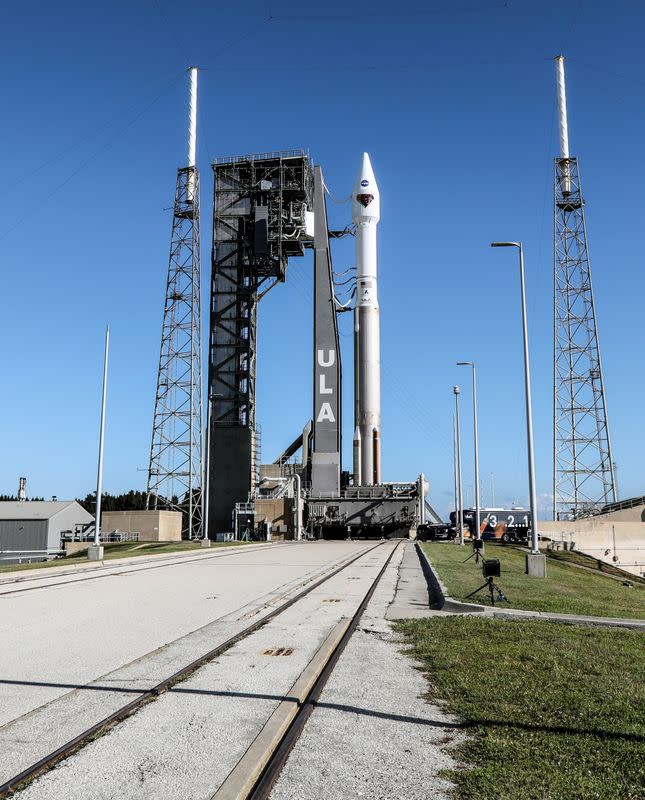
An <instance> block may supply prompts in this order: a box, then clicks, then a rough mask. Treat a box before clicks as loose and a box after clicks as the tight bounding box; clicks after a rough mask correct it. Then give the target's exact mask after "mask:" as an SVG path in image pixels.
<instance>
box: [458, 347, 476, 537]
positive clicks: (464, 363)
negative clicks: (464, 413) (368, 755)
mask: <svg viewBox="0 0 645 800" xmlns="http://www.w3.org/2000/svg"><path fill="white" fill-rule="evenodd" d="M457 366H458V367H471V368H472V371H473V372H472V374H473V434H474V439H475V486H474V487H473V494H474V499H475V539H481V530H480V519H479V509H480V506H481V500H480V497H481V495H480V492H481V486H480V484H479V432H478V430H477V372H476V370H475V362H474V361H458V362H457Z"/></svg>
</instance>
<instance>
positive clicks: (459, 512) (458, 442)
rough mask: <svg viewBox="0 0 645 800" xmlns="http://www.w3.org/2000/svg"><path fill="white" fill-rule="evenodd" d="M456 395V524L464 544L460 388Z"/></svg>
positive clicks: (460, 540) (457, 388) (455, 390)
mask: <svg viewBox="0 0 645 800" xmlns="http://www.w3.org/2000/svg"><path fill="white" fill-rule="evenodd" d="M452 391H453V392H454V395H455V436H456V451H457V452H456V456H457V457H456V459H455V461H456V464H455V469H456V470H457V502H456V506H457V508H456V509H455V514H456V517H457V519H456V520H455V522H456V524H457V525H459V544H463V543H464V521H463V516H464V511H463V496H462V491H461V430H460V424H459V387H458V386H455V387H454V388H453V390H452Z"/></svg>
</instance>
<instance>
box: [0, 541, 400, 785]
mask: <svg viewBox="0 0 645 800" xmlns="http://www.w3.org/2000/svg"><path fill="white" fill-rule="evenodd" d="M383 546H384V543H383V542H380V543H378V544H376V545H374V546H373V547H369V548H366V549H364V550H362V551H361V552H360V553H358V554H357V555H353V556H352V557H351V558H349V559H347V558H346V559H344V560H343V561H342V562H340V563H338V562H337V564H336V565H334V566H333V567H332V568H331V569H330V570H328V571H327V572H326V573H325V574H323V575H322V576H321V577H318V578H316V579H314V580H313V581H312V582H310V583H309V584H308V585H306V586H305V587H304V588H302V589H301V590H300V591H297V592H296V593H295V594H292V595H291V596H289V597H288V599H284V600H283V601H282V602H279V603H278V604H277V605H274V606H273V607H272V608H270V609H268V608H267V609H265V613H259V614H258V615H257V616H256V618H255V619H254V620H253V621H252V622H250V623H249V624H248V625H246V626H245V627H244V628H242V629H241V630H239V631H238V632H236V633H235V634H234V635H233V636H230V637H229V638H228V639H226V640H225V641H222V642H220V643H218V645H217V646H216V647H214V648H212V649H210V650H208V651H207V652H204V653H202V654H201V655H200V656H199V657H197V658H195V659H193V660H191V661H190V662H188V663H186V664H184V665H183V666H182V667H181V668H180V669H178V670H176V671H175V672H173V674H171V675H168V676H167V677H166V678H164V679H163V680H161V681H159V682H158V683H157V684H156V685H154V686H152V687H151V688H148V689H146V690H145V691H142V692H141V693H140V694H137V696H136V697H134V698H133V699H132V700H131V701H130V702H128V703H125V704H124V705H122V706H120V707H119V708H118V709H116V710H115V711H113V712H112V713H110V714H108V715H107V716H105V717H104V718H103V719H101V720H100V721H98V722H96V723H94V724H92V725H91V726H89V727H87V728H86V729H85V730H83V731H82V732H80V733H79V734H78V735H76V736H74V737H73V738H70V740H69V741H67V742H65V743H64V744H63V745H62V746H60V747H58V748H56V749H55V750H53V751H52V752H50V753H48V754H47V755H45V756H44V757H42V758H40V759H38V760H37V761H35V762H34V763H33V764H31V765H29V766H28V767H27V768H25V769H23V770H21V771H20V772H19V773H18V774H16V775H14V776H13V777H11V778H10V779H9V780H7V781H5V782H4V783H3V784H2V785H0V799H2V798H6V797H10V796H12V795H13V794H14V793H15V792H16V791H19V790H21V789H23V788H25V787H26V786H27V784H29V783H30V782H31V781H33V780H34V779H35V778H37V777H39V776H41V775H42V774H44V773H45V772H47V771H48V770H50V769H51V768H52V767H54V766H55V765H56V764H57V763H59V762H60V761H62V760H63V759H66V758H68V757H69V756H71V755H73V754H74V753H76V752H77V751H79V750H81V749H82V748H83V747H84V746H85V745H86V744H88V743H89V742H91V741H94V740H95V739H97V738H99V737H100V736H102V735H104V734H105V733H107V732H109V731H110V730H112V729H114V728H116V727H117V726H118V725H119V724H120V723H121V722H123V721H124V720H126V719H128V718H129V717H131V716H132V715H134V714H135V713H136V712H137V711H138V710H140V709H142V708H143V707H144V706H145V705H147V704H148V703H150V702H151V701H154V700H155V699H156V698H158V697H159V696H160V695H163V694H164V693H165V692H167V691H168V690H169V689H172V688H173V687H174V686H176V685H177V684H179V683H181V682H183V681H185V680H186V679H187V678H189V677H190V676H191V675H192V674H193V673H195V672H196V671H197V670H198V669H199V668H200V667H203V666H205V665H207V664H208V663H209V662H211V661H213V660H214V659H216V658H217V657H218V656H221V655H222V654H223V653H224V652H226V651H227V650H229V649H230V648H232V647H233V646H234V645H236V644H237V643H238V642H241V641H242V640H243V639H245V638H247V637H249V636H251V635H252V634H253V633H255V632H256V631H258V630H259V629H260V628H261V627H262V626H264V625H266V624H267V623H268V622H269V621H271V620H273V619H275V618H276V617H278V616H279V615H280V614H282V613H284V612H285V611H286V610H287V609H289V608H291V607H292V606H293V605H294V604H296V603H298V602H299V601H301V600H303V598H305V597H306V596H307V595H309V594H310V593H311V592H313V591H314V590H315V589H317V588H318V587H320V586H322V585H323V584H325V583H326V582H327V581H329V580H331V579H332V578H334V577H335V576H336V575H339V574H340V573H341V572H343V570H346V569H348V568H349V567H350V566H351V565H353V564H355V563H356V562H357V561H359V560H360V559H362V558H365V556H366V555H368V554H369V553H372V552H373V551H374V550H376V549H378V548H380V547H383ZM397 547H398V544H397V545H396V546H395V547H393V548H392V550H391V552H390V553H389V554H388V557H387V559H386V561H385V563H384V564H383V566H382V568H381V569H380V570H379V573H378V575H377V576H376V578H375V579H374V580H373V581H371V583H370V586H369V588H368V589H367V591H366V592H365V593H364V596H363V598H362V600H361V602H360V605H359V606H358V609H357V610H356V612H355V613H354V615H353V616H352V617H351V618H345V619H342V620H341V621H340V622H339V623H338V624H337V625H335V626H334V628H333V630H332V631H331V633H330V634H329V636H328V637H327V639H326V640H325V642H324V643H323V645H322V646H321V647H320V648H319V650H318V651H317V652H316V654H315V656H314V658H313V659H312V660H311V661H310V663H309V664H308V665H307V667H306V669H305V670H304V671H303V673H302V674H301V676H300V677H299V678H298V680H297V681H296V683H295V684H294V686H293V687H292V688H291V690H290V692H289V693H288V695H289V697H288V698H285V700H284V701H283V702H281V703H280V704H279V705H278V708H277V709H276V710H275V711H274V713H273V714H272V715H271V717H270V719H269V721H268V722H267V723H266V725H265V726H264V728H263V729H262V732H261V734H260V735H259V736H258V737H257V738H256V740H255V741H254V742H253V744H252V745H251V747H250V748H249V750H248V751H247V753H246V754H245V756H244V757H243V758H242V759H241V761H240V762H239V763H238V765H237V766H236V767H235V769H234V770H232V772H231V773H230V774H229V776H228V777H227V778H226V780H225V781H224V783H223V784H222V785H221V786H220V788H219V789H217V791H215V792H214V794H213V797H214V798H217V800H225V798H229V797H230V798H233V797H235V798H242V797H244V798H247V797H248V798H251V797H253V798H254V799H259V798H263V797H268V793H269V792H270V790H271V786H272V785H273V782H274V780H275V778H276V776H277V775H278V774H279V770H280V769H281V766H282V764H283V763H284V761H285V760H286V758H287V756H288V753H289V751H290V749H291V747H293V743H294V742H295V741H296V739H297V737H298V735H299V732H300V731H301V730H302V727H303V726H304V724H305V722H306V718H307V716H308V715H309V714H310V713H311V709H312V707H313V705H312V704H313V703H314V702H315V700H316V698H317V697H318V696H319V694H320V692H321V691H322V688H323V686H324V684H325V683H326V680H327V678H328V677H329V674H331V671H332V670H333V667H334V665H335V663H336V661H337V660H338V657H339V656H340V653H341V652H342V650H343V649H344V647H345V645H346V643H347V642H348V641H349V639H350V637H351V635H352V632H353V630H354V629H355V627H356V625H357V624H358V621H359V619H360V617H361V615H362V613H363V611H364V609H365V607H366V605H367V603H368V602H369V600H370V598H371V596H372V594H373V592H374V590H375V589H376V586H377V585H378V582H379V580H380V578H381V576H382V575H383V573H384V572H385V570H386V569H387V566H388V565H389V563H390V561H391V559H392V556H393V555H394V552H395V551H396V549H397ZM294 698H296V702H294ZM240 782H241V783H240ZM240 787H241V788H240Z"/></svg>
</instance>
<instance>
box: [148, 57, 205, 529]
mask: <svg viewBox="0 0 645 800" xmlns="http://www.w3.org/2000/svg"><path fill="white" fill-rule="evenodd" d="M189 74H190V105H189V114H188V163H187V165H186V166H185V167H180V168H179V169H178V171H177V187H176V191H175V203H174V207H173V221H172V236H171V243H170V259H169V263H168V279H167V283H166V301H165V307H164V316H163V325H162V329H161V350H160V355H159V370H158V374H157V393H156V397H155V411H154V421H153V426H152V444H151V447H150V466H149V469H148V487H147V500H146V507H147V508H154V509H163V510H171V511H181V512H183V513H184V521H183V525H182V536H183V537H184V538H188V539H193V538H199V537H200V536H201V534H202V525H203V509H202V505H203V496H202V476H203V469H202V389H201V386H202V379H201V374H202V370H201V333H200V332H201V308H200V246H199V173H198V170H197V167H196V165H195V152H196V139H197V67H190V69H189Z"/></svg>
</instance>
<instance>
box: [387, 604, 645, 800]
mask: <svg viewBox="0 0 645 800" xmlns="http://www.w3.org/2000/svg"><path fill="white" fill-rule="evenodd" d="M397 627H398V629H399V630H400V631H401V632H403V633H404V634H405V636H406V638H407V641H408V643H409V644H410V645H411V650H410V651H409V652H410V653H411V654H412V655H413V656H414V658H415V659H417V660H418V661H419V662H420V664H421V666H422V669H423V671H424V673H425V675H426V677H427V680H428V682H429V691H428V695H427V697H428V699H431V700H443V701H445V707H446V709H447V710H449V711H451V712H453V713H454V714H456V715H457V717H458V719H459V723H458V726H457V727H458V729H459V728H461V729H462V730H464V731H465V732H466V733H468V734H469V737H468V739H467V741H466V742H465V743H463V744H460V745H459V746H458V747H457V749H456V756H457V759H458V760H460V761H462V762H463V763H462V765H461V768H459V769H457V770H454V771H450V772H449V773H447V774H446V775H445V777H447V778H449V779H450V780H452V781H453V782H454V783H455V784H456V787H457V788H456V790H455V797H457V798H459V800H588V799H590V798H594V800H636V798H641V799H642V798H645V759H644V757H643V756H644V754H645V681H644V680H643V677H644V676H645V640H644V639H643V634H642V633H638V632H635V631H628V630H614V629H598V628H591V627H586V626H573V625H558V624H557V623H549V622H545V621H541V620H526V621H506V620H494V619H490V620H489V619H485V620H484V619H477V618H473V617H444V618H440V619H433V620H427V619H424V620H408V621H404V622H401V623H398V626H397Z"/></svg>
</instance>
